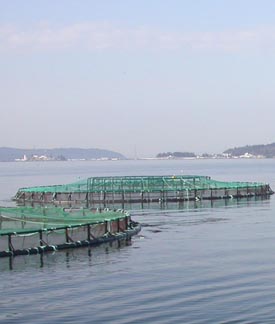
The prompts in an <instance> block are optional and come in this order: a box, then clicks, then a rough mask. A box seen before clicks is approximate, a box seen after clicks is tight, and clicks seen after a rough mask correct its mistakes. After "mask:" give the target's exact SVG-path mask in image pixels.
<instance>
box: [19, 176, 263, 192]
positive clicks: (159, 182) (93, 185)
mask: <svg viewBox="0 0 275 324" xmlns="http://www.w3.org/2000/svg"><path fill="white" fill-rule="evenodd" d="M263 185H265V184H264V183H259V182H225V181H217V180H212V179H211V178H210V177H207V176H196V175H190V176H184V175H173V176H131V177H127V176H126V177H92V178H88V179H84V180H81V181H78V182H74V183H70V184H66V185H52V186H39V187H28V188H21V189H19V192H36V193H47V192H48V193H49V192H50V193H77V192H89V193H100V192H107V193H108V192H110V193H111V192H112V193H119V192H125V193H127V192H159V191H175V190H177V191H182V190H205V189H234V188H235V189H237V188H247V187H254V188H255V187H261V186H263Z"/></svg>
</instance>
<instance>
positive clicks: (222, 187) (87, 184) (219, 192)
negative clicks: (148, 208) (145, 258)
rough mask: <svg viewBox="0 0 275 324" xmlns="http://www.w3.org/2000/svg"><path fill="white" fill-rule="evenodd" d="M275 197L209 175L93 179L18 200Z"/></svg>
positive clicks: (99, 202) (257, 186)
mask: <svg viewBox="0 0 275 324" xmlns="http://www.w3.org/2000/svg"><path fill="white" fill-rule="evenodd" d="M271 194H273V191H272V190H271V188H270V186H269V184H266V183H258V182H255V183H254V182H222V181H216V180H212V179H211V178H210V177H208V176H196V175H190V176H184V175H173V176H125V177H91V178H88V179H85V180H82V181H79V182H75V183H70V184H66V185H52V186H39V187H29V188H21V189H19V190H18V192H17V193H16V195H15V197H14V200H15V201H17V202H18V203H21V204H28V203H32V204H33V203H41V204H69V205H70V206H71V205H74V204H82V205H83V204H85V206H86V207H90V206H103V207H106V206H110V205H114V204H122V207H123V206H124V204H125V203H141V204H143V203H150V202H160V203H165V202H184V201H189V200H203V199H210V200H212V199H226V198H242V197H252V196H257V197H258V196H268V195H271Z"/></svg>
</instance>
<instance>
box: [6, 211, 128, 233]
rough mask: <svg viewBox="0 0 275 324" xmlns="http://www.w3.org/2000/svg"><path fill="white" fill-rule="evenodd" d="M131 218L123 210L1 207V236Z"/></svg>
mask: <svg viewBox="0 0 275 324" xmlns="http://www.w3.org/2000/svg"><path fill="white" fill-rule="evenodd" d="M126 216H129V213H128V212H124V211H123V210H117V211H110V210H108V209H104V210H103V211H99V210H93V211H92V210H90V209H64V208H60V207H26V206H24V207H0V236H1V235H5V234H7V233H11V232H16V233H29V232H35V231H39V230H51V229H62V228H66V227H78V226H81V225H84V224H100V223H104V222H105V221H112V220H116V219H121V218H124V217H126Z"/></svg>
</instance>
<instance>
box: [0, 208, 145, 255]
mask: <svg viewBox="0 0 275 324" xmlns="http://www.w3.org/2000/svg"><path fill="white" fill-rule="evenodd" d="M140 229H141V227H140V224H139V223H137V222H134V221H132V219H131V216H130V214H129V213H128V212H125V211H123V210H116V211H115V210H108V209H104V210H91V209H65V208H60V207H45V208H41V207H35V208H33V207H0V257H6V256H16V255H28V254H41V253H44V252H48V251H56V250H63V249H68V248H76V247H83V246H93V245H99V244H101V243H107V242H112V241H121V240H129V239H130V238H131V237H132V236H133V235H135V234H137V233H138V232H139V231H140Z"/></svg>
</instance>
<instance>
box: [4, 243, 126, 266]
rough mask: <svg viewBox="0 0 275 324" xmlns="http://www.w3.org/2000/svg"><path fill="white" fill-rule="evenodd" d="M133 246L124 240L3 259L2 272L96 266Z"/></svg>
mask: <svg viewBox="0 0 275 324" xmlns="http://www.w3.org/2000/svg"><path fill="white" fill-rule="evenodd" d="M131 245H132V242H131V240H127V241H126V240H122V241H113V242H109V243H104V244H102V245H101V246H97V247H80V248H77V249H69V250H66V251H64V250H61V251H55V252H53V253H50V252H49V253H44V254H37V255H28V256H16V257H6V258H1V260H0V272H2V271H9V270H14V271H25V270H27V269H28V268H32V269H42V268H45V267H46V268H50V267H54V268H55V267H56V266H57V265H58V266H60V267H61V268H62V266H63V268H64V266H65V268H67V269H69V268H71V267H75V265H76V264H79V263H81V264H83V263H85V264H86V265H88V266H94V265H97V264H100V263H102V262H103V263H105V262H108V255H109V254H114V253H116V252H119V251H120V250H121V249H123V248H126V247H128V246H131Z"/></svg>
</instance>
